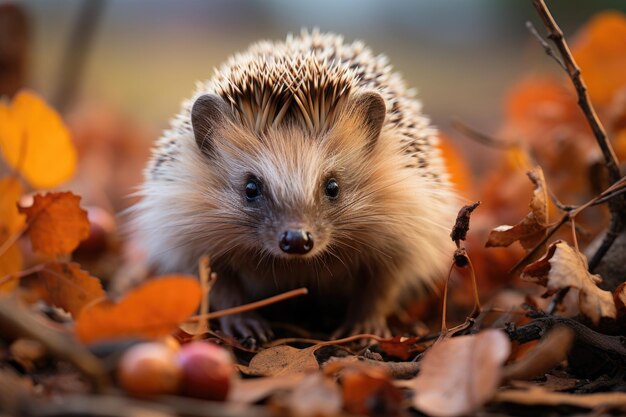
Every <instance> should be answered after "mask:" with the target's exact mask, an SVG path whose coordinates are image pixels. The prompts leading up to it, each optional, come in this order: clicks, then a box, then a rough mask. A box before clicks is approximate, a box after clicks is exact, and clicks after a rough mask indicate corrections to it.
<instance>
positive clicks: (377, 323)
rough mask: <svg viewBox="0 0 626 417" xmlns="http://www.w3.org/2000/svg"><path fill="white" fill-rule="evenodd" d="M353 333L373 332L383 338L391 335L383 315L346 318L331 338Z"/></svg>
mask: <svg viewBox="0 0 626 417" xmlns="http://www.w3.org/2000/svg"><path fill="white" fill-rule="evenodd" d="M355 334H373V335H375V336H380V337H384V338H388V337H391V331H390V330H389V326H388V325H387V319H386V318H385V317H368V318H366V319H363V320H357V321H354V320H347V321H346V322H345V323H344V324H343V325H342V326H341V327H340V328H339V329H337V330H336V331H335V333H333V334H332V336H331V338H332V339H339V338H342V337H348V336H352V335H355Z"/></svg>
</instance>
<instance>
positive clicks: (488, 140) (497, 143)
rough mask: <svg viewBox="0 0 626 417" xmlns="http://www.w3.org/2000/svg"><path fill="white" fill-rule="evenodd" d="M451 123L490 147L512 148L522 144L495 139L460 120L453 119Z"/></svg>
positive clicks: (460, 130) (471, 137) (468, 135)
mask: <svg viewBox="0 0 626 417" xmlns="http://www.w3.org/2000/svg"><path fill="white" fill-rule="evenodd" d="M451 125H452V127H453V128H455V129H456V130H458V131H459V132H461V133H463V134H464V135H465V136H467V137H468V138H470V139H473V140H475V141H476V142H478V143H480V144H483V145H485V146H489V147H492V148H496V149H512V148H516V147H518V146H520V143H518V142H512V141H504V140H500V139H495V138H493V137H491V136H489V135H486V134H484V133H482V132H479V131H478V130H476V129H474V128H472V127H469V126H468V125H466V124H465V123H463V122H461V121H459V120H452V123H451Z"/></svg>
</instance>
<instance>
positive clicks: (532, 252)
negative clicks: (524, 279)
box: [509, 213, 569, 275]
mask: <svg viewBox="0 0 626 417" xmlns="http://www.w3.org/2000/svg"><path fill="white" fill-rule="evenodd" d="M568 220H569V213H565V214H564V215H563V216H562V217H561V219H560V220H559V221H558V222H557V223H555V224H553V225H552V227H550V229H548V230H547V231H546V235H545V236H544V237H543V239H541V240H540V241H539V242H538V243H537V244H536V245H535V247H534V248H532V249H531V250H530V251H528V252H527V253H526V255H524V257H523V258H522V259H520V260H519V261H517V263H516V264H515V265H513V267H512V268H511V269H510V270H509V274H510V275H513V274H515V273H517V272H519V270H520V269H521V268H522V267H523V266H524V265H526V263H527V262H528V261H529V260H530V259H531V258H532V257H533V256H535V255H536V254H537V252H538V251H539V249H540V248H541V247H543V245H544V244H545V243H546V242H547V241H548V239H550V237H552V235H553V234H555V233H556V231H557V230H559V229H560V228H561V226H563V225H564V224H565V223H567V221H568Z"/></svg>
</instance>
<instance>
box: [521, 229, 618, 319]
mask: <svg viewBox="0 0 626 417" xmlns="http://www.w3.org/2000/svg"><path fill="white" fill-rule="evenodd" d="M521 278H522V279H523V280H525V281H529V282H534V283H536V284H539V285H542V286H544V287H546V289H547V292H546V294H545V295H546V296H549V295H552V294H554V293H556V292H557V291H558V290H560V289H561V288H566V287H571V288H576V289H578V290H579V300H578V304H579V308H580V311H581V312H582V313H583V314H584V315H586V316H587V317H589V318H590V319H591V320H593V322H594V323H596V324H597V323H598V322H599V321H600V318H601V317H611V318H615V317H616V314H617V312H616V308H615V303H614V302H613V294H611V293H610V292H609V291H604V290H602V289H600V288H599V287H598V285H597V284H598V283H600V282H601V281H602V278H601V277H600V276H599V275H595V274H591V273H589V271H588V268H587V258H586V257H585V255H583V254H582V253H580V252H578V251H576V250H575V249H574V248H572V247H571V246H570V245H568V244H567V243H566V242H563V241H562V240H557V241H556V242H554V243H552V244H551V245H550V246H549V248H548V251H547V252H546V254H545V255H544V256H543V257H542V258H541V259H539V260H537V261H536V262H533V263H531V264H530V265H528V266H527V267H526V268H524V271H522V276H521Z"/></svg>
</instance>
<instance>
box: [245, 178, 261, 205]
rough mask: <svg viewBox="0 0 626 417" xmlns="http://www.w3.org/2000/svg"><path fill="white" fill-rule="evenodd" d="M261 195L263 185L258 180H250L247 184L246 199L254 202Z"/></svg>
mask: <svg viewBox="0 0 626 417" xmlns="http://www.w3.org/2000/svg"><path fill="white" fill-rule="evenodd" d="M260 195H261V185H260V184H259V180H258V179H256V178H250V179H248V182H247V183H246V199H247V200H248V201H254V200H256V199H257V198H259V196H260Z"/></svg>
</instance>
